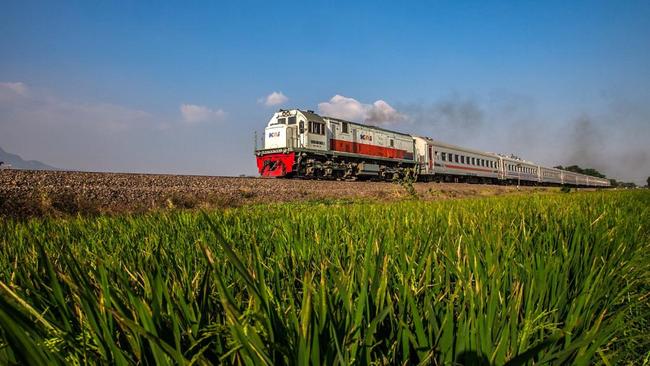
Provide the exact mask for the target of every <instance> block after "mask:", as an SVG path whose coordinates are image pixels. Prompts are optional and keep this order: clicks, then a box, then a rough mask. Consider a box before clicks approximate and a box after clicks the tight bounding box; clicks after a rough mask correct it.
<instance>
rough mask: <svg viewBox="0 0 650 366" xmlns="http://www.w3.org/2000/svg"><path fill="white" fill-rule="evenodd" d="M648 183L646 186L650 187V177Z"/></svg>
mask: <svg viewBox="0 0 650 366" xmlns="http://www.w3.org/2000/svg"><path fill="white" fill-rule="evenodd" d="M646 183H647V185H646V187H648V188H650V177H648V179H646Z"/></svg>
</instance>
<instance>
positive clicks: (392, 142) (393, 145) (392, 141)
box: [390, 139, 395, 147]
mask: <svg viewBox="0 0 650 366" xmlns="http://www.w3.org/2000/svg"><path fill="white" fill-rule="evenodd" d="M390 147H395V141H394V140H393V139H390Z"/></svg>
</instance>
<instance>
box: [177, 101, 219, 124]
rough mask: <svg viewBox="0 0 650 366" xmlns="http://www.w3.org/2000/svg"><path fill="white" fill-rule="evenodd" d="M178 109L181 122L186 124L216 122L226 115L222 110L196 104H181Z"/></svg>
mask: <svg viewBox="0 0 650 366" xmlns="http://www.w3.org/2000/svg"><path fill="white" fill-rule="evenodd" d="M180 109H181V115H182V116H183V121H184V122H186V123H188V124H196V123H202V122H218V121H221V120H223V118H224V117H225V115H226V112H224V111H223V109H212V108H208V107H205V106H202V105H196V104H182V105H181V108H180Z"/></svg>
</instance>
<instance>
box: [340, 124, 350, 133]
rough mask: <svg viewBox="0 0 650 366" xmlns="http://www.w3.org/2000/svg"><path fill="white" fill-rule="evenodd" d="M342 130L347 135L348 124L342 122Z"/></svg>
mask: <svg viewBox="0 0 650 366" xmlns="http://www.w3.org/2000/svg"><path fill="white" fill-rule="evenodd" d="M342 129H343V133H348V131H349V130H348V123H347V122H343V128H342Z"/></svg>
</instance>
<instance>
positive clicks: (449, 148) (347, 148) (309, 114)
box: [255, 109, 610, 187]
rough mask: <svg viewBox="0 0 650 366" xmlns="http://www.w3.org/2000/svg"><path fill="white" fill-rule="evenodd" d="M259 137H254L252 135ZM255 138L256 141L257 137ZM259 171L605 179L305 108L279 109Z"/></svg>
mask: <svg viewBox="0 0 650 366" xmlns="http://www.w3.org/2000/svg"><path fill="white" fill-rule="evenodd" d="M256 141H257V138H256ZM256 143H257V142H256ZM255 156H256V160H257V169H258V172H259V174H260V175H261V176H262V177H282V178H305V179H337V180H386V181H394V180H399V179H405V178H407V177H410V178H412V179H413V180H417V181H425V182H426V181H436V182H467V183H486V184H517V185H549V186H550V185H567V186H575V187H609V186H610V182H609V180H608V179H605V178H599V177H593V176H589V175H584V174H579V173H575V172H570V171H566V170H560V169H556V168H549V167H544V166H542V165H540V164H536V163H534V162H531V161H527V160H524V159H521V158H519V157H516V156H514V155H503V154H497V153H491V152H485V151H479V150H474V149H468V148H465V147H461V146H456V145H452V144H449V143H445V142H442V141H439V140H435V139H433V138H431V137H426V136H417V135H411V134H406V133H402V132H397V131H393V130H389V129H385V128H382V127H378V126H371V125H366V124H362V123H357V122H351V121H346V120H343V119H339V118H334V117H327V116H321V115H319V114H317V113H315V112H314V111H311V110H300V109H280V110H279V111H278V112H276V113H274V114H273V117H271V119H270V120H269V122H268V124H267V126H266V128H265V129H264V139H263V146H262V148H259V149H258V148H257V147H256V149H255Z"/></svg>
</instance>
